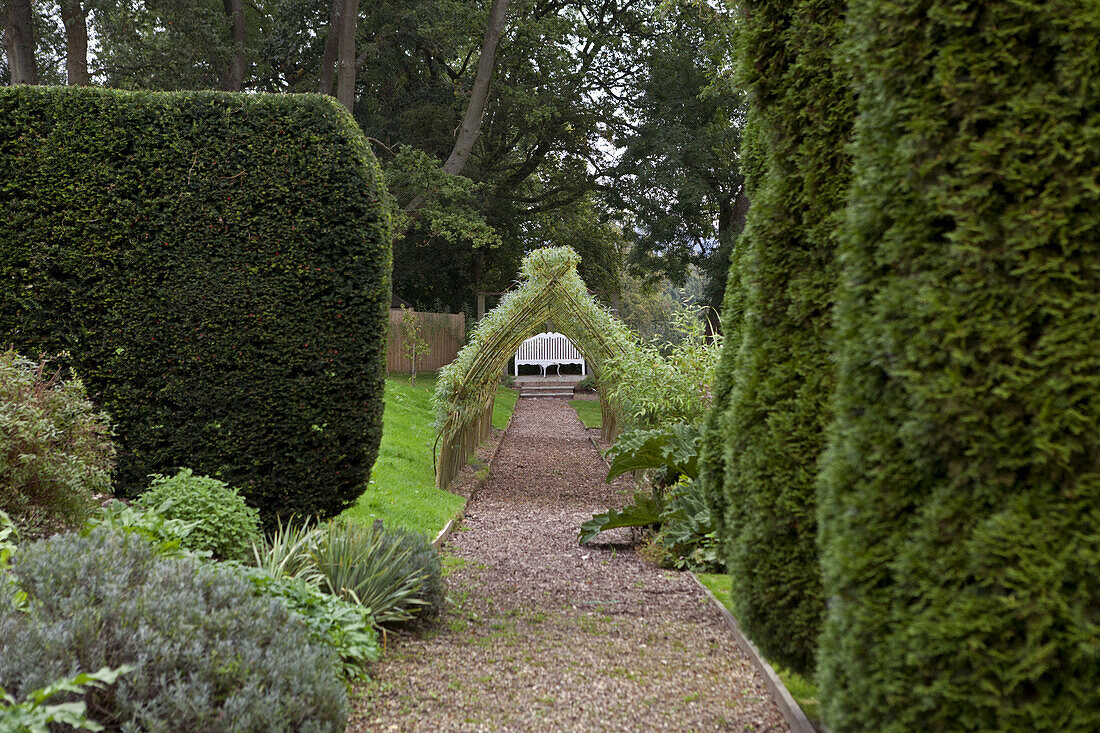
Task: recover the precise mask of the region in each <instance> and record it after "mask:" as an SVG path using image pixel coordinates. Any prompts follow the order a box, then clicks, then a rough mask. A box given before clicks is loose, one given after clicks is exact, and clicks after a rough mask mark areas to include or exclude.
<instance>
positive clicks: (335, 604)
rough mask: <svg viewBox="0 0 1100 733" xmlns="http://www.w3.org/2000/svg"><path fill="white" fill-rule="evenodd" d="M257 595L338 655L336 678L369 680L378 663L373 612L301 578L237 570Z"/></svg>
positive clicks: (259, 570)
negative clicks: (370, 670)
mask: <svg viewBox="0 0 1100 733" xmlns="http://www.w3.org/2000/svg"><path fill="white" fill-rule="evenodd" d="M237 570H238V571H239V572H240V573H242V574H244V575H245V576H246V577H248V579H249V580H251V581H252V584H253V586H254V587H255V588H256V591H257V592H258V593H259V594H260V595H262V596H265V597H267V598H274V599H276V600H277V601H279V603H281V604H282V605H283V607H284V608H286V610H287V611H289V612H291V613H292V614H294V616H295V617H296V618H298V619H299V620H300V621H301V622H302V623H303V624H304V625H305V627H306V628H307V629H308V630H309V635H310V638H311V639H312V640H313V641H315V642H316V643H318V644H321V645H324V646H326V647H328V648H330V649H331V650H332V651H333V652H335V653H336V661H337V665H336V667H335V671H336V674H337V675H338V676H339V677H340V678H341V679H342V680H344V682H346V683H351V682H353V681H361V680H365V679H367V663H368V662H374V661H377V660H378V656H379V649H378V632H377V631H375V629H374V618H373V614H372V612H371V609H369V608H366V607H365V606H360V605H357V604H354V603H349V602H347V601H344V600H342V599H340V598H337V597H336V596H333V595H330V594H328V593H323V592H322V591H321V590H320V589H319V588H318V587H317V586H316V585H314V584H312V583H310V582H309V581H307V580H304V579H302V578H286V577H282V578H279V577H275V576H273V575H272V574H271V573H269V572H267V571H266V570H262V569H259V568H251V567H246V566H238V568H237Z"/></svg>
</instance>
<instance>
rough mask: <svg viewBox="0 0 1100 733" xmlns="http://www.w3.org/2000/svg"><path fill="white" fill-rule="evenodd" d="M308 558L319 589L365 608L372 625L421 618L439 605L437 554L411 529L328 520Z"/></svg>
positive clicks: (437, 608)
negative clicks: (314, 567) (315, 573)
mask: <svg viewBox="0 0 1100 733" xmlns="http://www.w3.org/2000/svg"><path fill="white" fill-rule="evenodd" d="M311 556H312V558H313V562H314V564H315V565H316V567H317V569H318V571H320V573H321V587H322V589H324V590H325V591H326V592H328V593H331V594H332V595H334V596H337V597H340V598H343V599H345V600H347V601H350V602H352V603H356V604H358V605H361V606H364V607H366V608H369V609H370V611H371V614H372V618H373V620H374V623H376V624H378V625H385V624H394V623H401V622H405V621H411V620H413V619H414V618H418V617H419V618H423V617H425V616H427V615H430V614H432V613H435V612H436V611H438V610H439V608H440V606H441V605H442V601H443V585H442V584H443V580H442V578H443V576H442V569H441V567H440V564H439V555H438V554H437V553H436V551H435V548H434V547H432V546H431V544H430V543H429V542H428V541H427V540H426V539H425V538H424V536H423V535H420V534H417V533H415V532H405V531H401V530H387V529H385V528H383V527H382V526H381V524H380V523H379V524H376V525H366V526H364V525H360V524H353V523H351V522H346V521H330V522H329V523H328V524H327V525H325V526H324V528H323V530H322V531H321V532H320V533H319V534H318V536H317V541H316V544H315V545H314V546H313V548H312V550H311Z"/></svg>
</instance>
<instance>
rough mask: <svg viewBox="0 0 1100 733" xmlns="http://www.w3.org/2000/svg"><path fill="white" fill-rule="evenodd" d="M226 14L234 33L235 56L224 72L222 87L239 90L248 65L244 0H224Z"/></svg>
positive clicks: (227, 90)
mask: <svg viewBox="0 0 1100 733" xmlns="http://www.w3.org/2000/svg"><path fill="white" fill-rule="evenodd" d="M222 7H224V8H225V16H226V17H227V18H229V25H230V29H231V32H232V34H233V56H232V58H231V59H230V61H229V68H228V69H227V70H226V71H225V73H224V74H222V77H221V82H222V83H221V87H222V91H224V92H239V91H241V86H242V85H243V84H244V70H245V67H246V66H247V65H248V58H247V56H246V54H245V50H244V44H245V39H246V31H247V27H246V26H245V21H244V0H222Z"/></svg>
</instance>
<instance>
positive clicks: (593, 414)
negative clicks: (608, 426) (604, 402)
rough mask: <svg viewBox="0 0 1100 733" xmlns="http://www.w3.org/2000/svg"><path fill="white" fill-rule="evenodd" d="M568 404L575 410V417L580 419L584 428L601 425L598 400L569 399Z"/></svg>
mask: <svg viewBox="0 0 1100 733" xmlns="http://www.w3.org/2000/svg"><path fill="white" fill-rule="evenodd" d="M569 404H570V405H572V406H573V409H574V410H576V411H577V417H579V418H580V419H581V422H582V423H584V426H585V427H586V428H602V427H603V415H602V414H601V413H600V401H599V400H569Z"/></svg>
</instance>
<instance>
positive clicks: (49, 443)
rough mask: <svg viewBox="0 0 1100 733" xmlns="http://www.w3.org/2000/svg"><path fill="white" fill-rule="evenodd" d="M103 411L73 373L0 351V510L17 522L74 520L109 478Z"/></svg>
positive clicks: (79, 518) (89, 506)
mask: <svg viewBox="0 0 1100 733" xmlns="http://www.w3.org/2000/svg"><path fill="white" fill-rule="evenodd" d="M114 457H115V449H114V446H113V445H112V444H111V440H110V426H109V422H108V419H107V416H106V415H105V414H103V413H100V412H97V411H96V410H95V408H94V407H93V405H92V403H91V402H89V401H88V396H87V393H86V392H85V389H84V384H83V383H82V382H81V381H80V380H79V379H77V378H75V377H71V378H69V379H65V380H63V379H61V372H60V371H59V370H58V371H55V372H54V373H53V374H47V371H46V361H45V359H42V360H40V361H39V362H37V363H35V362H33V361H31V360H29V359H26V358H24V357H22V356H20V355H19V354H17V353H16V352H15V351H13V350H10V349H9V350H7V351H5V352H3V353H0V509H2V510H4V511H6V512H8V513H9V514H10V515H11V516H12V517H13V518H14V519H15V520H16V521H18V522H20V523H22V524H38V523H40V522H47V523H61V524H67V525H71V524H79V522H80V521H82V520H83V519H84V518H85V517H86V516H87V515H88V514H89V512H90V511H91V509H92V494H93V492H97V491H99V492H105V491H107V490H108V489H109V488H110V485H111V478H110V476H111V467H112V465H113V464H114Z"/></svg>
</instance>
